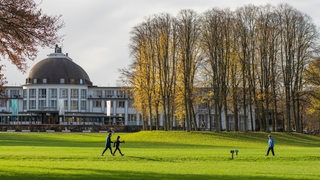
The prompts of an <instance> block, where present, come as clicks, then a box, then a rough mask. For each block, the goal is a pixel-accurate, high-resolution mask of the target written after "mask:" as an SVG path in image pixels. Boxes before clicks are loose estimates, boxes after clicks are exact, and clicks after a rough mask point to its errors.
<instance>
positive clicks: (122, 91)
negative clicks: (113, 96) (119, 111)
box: [117, 90, 126, 97]
mask: <svg viewBox="0 0 320 180" xmlns="http://www.w3.org/2000/svg"><path fill="white" fill-rule="evenodd" d="M125 93H126V92H125V91H124V90H118V91H117V95H118V97H125Z"/></svg>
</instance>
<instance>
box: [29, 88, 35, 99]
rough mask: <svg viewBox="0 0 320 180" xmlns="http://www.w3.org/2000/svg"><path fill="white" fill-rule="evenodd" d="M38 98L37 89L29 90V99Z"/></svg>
mask: <svg viewBox="0 0 320 180" xmlns="http://www.w3.org/2000/svg"><path fill="white" fill-rule="evenodd" d="M35 97H36V89H29V98H35Z"/></svg>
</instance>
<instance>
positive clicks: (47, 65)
mask: <svg viewBox="0 0 320 180" xmlns="http://www.w3.org/2000/svg"><path fill="white" fill-rule="evenodd" d="M26 83H27V84H81V85H89V86H92V82H91V81H90V78H89V76H88V74H87V73H86V72H85V71H84V70H83V69H82V67H81V66H79V65H77V64H76V63H74V62H73V61H72V59H71V58H69V57H68V56H67V55H65V54H63V53H62V52H61V48H59V47H58V46H56V48H55V53H52V54H49V55H48V58H46V59H44V60H42V61H40V62H38V63H37V64H36V65H34V66H33V67H32V68H31V70H30V72H29V75H28V77H27V79H26Z"/></svg>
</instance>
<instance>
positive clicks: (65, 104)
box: [63, 100, 68, 110]
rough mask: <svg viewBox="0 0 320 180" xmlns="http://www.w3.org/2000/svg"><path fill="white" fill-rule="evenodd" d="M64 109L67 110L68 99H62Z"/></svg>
mask: <svg viewBox="0 0 320 180" xmlns="http://www.w3.org/2000/svg"><path fill="white" fill-rule="evenodd" d="M63 103H64V110H68V100H64V101H63Z"/></svg>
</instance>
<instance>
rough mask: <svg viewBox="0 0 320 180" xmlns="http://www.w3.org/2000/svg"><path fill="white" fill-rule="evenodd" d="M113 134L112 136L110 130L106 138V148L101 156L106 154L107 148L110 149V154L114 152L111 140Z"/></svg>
mask: <svg viewBox="0 0 320 180" xmlns="http://www.w3.org/2000/svg"><path fill="white" fill-rule="evenodd" d="M111 136H112V133H111V132H110V133H109V135H108V136H107V138H106V147H105V148H104V150H103V152H102V154H101V156H103V155H104V152H106V150H107V149H110V154H112V149H111V143H113V142H112V141H111ZM112 155H113V154H112Z"/></svg>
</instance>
